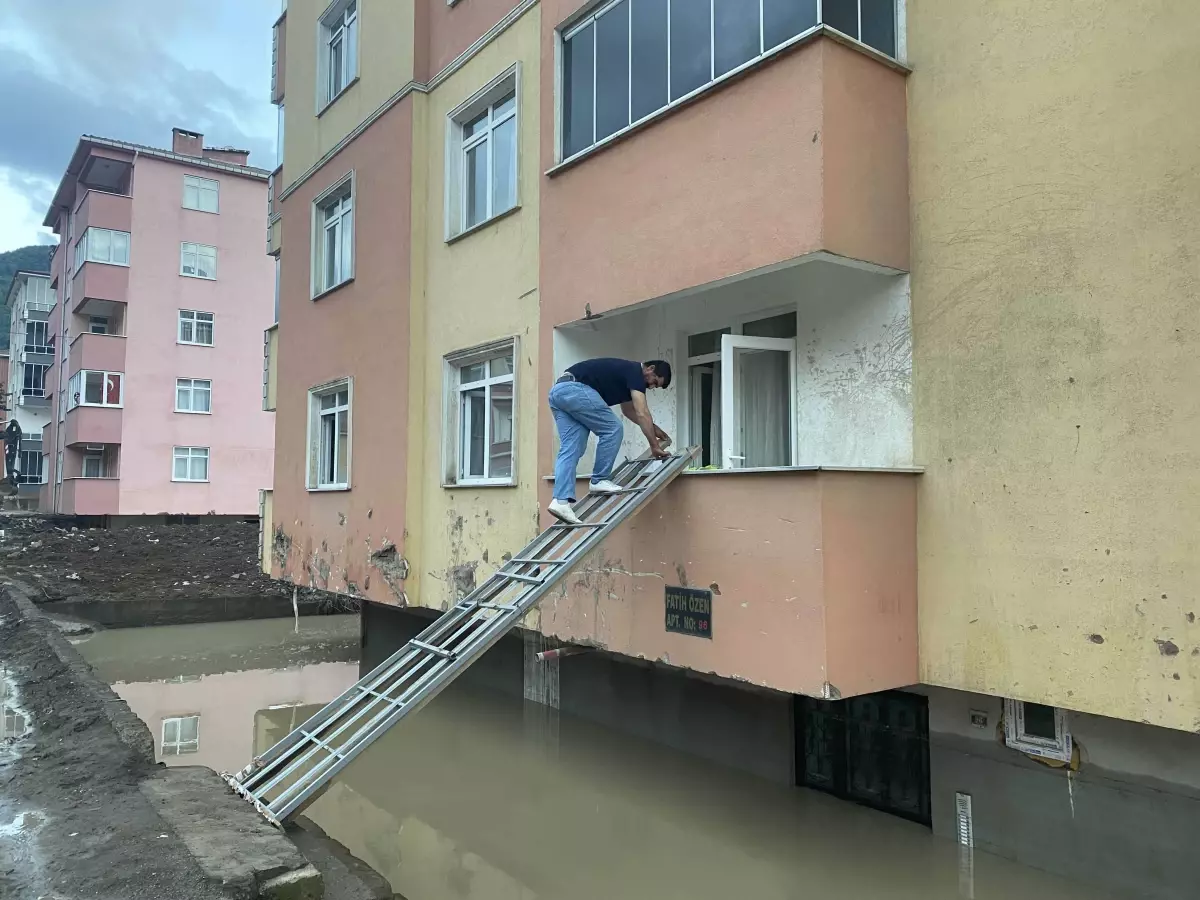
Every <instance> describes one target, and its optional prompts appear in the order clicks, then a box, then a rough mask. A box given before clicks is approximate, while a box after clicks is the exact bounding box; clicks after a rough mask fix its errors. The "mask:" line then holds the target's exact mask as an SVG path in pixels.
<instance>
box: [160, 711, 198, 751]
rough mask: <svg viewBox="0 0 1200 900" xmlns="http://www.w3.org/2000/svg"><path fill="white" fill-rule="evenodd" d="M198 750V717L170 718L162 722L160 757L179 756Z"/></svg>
mask: <svg viewBox="0 0 1200 900" xmlns="http://www.w3.org/2000/svg"><path fill="white" fill-rule="evenodd" d="M199 749H200V717H199V716H172V717H171V718H168V719H163V720H162V755H163V756H179V755H180V754H183V753H195V752H197V751H198V750H199Z"/></svg>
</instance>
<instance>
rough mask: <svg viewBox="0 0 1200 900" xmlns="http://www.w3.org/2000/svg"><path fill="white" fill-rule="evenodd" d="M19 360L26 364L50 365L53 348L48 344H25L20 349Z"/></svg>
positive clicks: (52, 358) (52, 360)
mask: <svg viewBox="0 0 1200 900" xmlns="http://www.w3.org/2000/svg"><path fill="white" fill-rule="evenodd" d="M21 362H22V363H24V364H25V365H27V366H52V365H54V348H53V347H51V346H48V345H41V346H39V345H37V344H26V345H25V346H24V348H23V349H22V350H21Z"/></svg>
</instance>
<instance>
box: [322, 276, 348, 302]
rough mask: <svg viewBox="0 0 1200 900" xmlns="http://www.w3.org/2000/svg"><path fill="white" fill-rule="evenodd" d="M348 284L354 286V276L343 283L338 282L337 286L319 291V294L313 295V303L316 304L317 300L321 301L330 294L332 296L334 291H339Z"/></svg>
mask: <svg viewBox="0 0 1200 900" xmlns="http://www.w3.org/2000/svg"><path fill="white" fill-rule="evenodd" d="M348 284H354V276H353V275H351V276H350V277H349V278H347V279H346V280H345V281H339V282H338V283H337V284H335V285H334V286H333V287H331V288H325V290H323V291H321V293H319V294H313V297H312V299H313V302H314V303H316V302H317V301H318V300H322V299H324V298H325V297H328V296H329V295H330V294H332V293H334V292H336V291H340V290H341V289H342V288H344V287H345V286H346V285H348Z"/></svg>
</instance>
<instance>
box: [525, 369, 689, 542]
mask: <svg viewBox="0 0 1200 900" xmlns="http://www.w3.org/2000/svg"><path fill="white" fill-rule="evenodd" d="M670 386H671V364H670V363H668V362H666V361H665V360H661V359H652V360H650V361H649V362H646V363H637V362H632V361H631V360H628V359H612V358H601V359H585V360H584V361H583V362H579V363H576V364H575V365H573V366H571V367H570V368H568V369H567V371H566V374H564V375H563V376H562V377H561V378H559V379H558V381H556V382H555V384H554V387H552V388H551V389H550V412H551V413H553V414H554V422H555V424H556V425H557V426H558V439H559V442H560V446H559V449H558V459H557V460H556V461H555V463H554V498H553V499H552V500H551V501H550V506H549V507H548V508H547V512H549V513H550V515H552V516H554V518H556V519H558V520H559V521H560V522H565V523H567V524H568V525H578V524H579V516H578V515H576V513H575V510H573V509H572V508H571V504H572V503H574V502H575V477H576V470H577V468H578V466H579V460H580V458H581V457H582V456H583V453H584V451H585V450H586V449H587V440H588V435H589V434H594V435H596V438H597V445H596V463H595V465H594V466H593V467H592V483H591V493H593V494H616V493H620V492H621V490H622V488H621V486H620V485H618V484H615V483H614V482H613V481H612V469H613V464H614V463H615V462H616V461H617V452H618V451H619V450H620V449H621V438H622V436H623V435H624V433H625V431H624V428H623V427H622V425H621V420H620V419H618V418H617V417H616V416H615V415H613V412H612V410H611V409H610V408H609V407H612V406H620V407H621V410H622V412H624V413H625V417H626V418H627V419H629V420H630V421H631V422H634V423H636V424H637V426H638V427H639V428H641V429H642V434H644V435H645V436H646V441H647V443H649V445H650V453H651V455H652V456H653V457H654V458H655V459H666V458H667V457H668V456H669V454H668V453H667V451H666V450H665V449H663V448H664V447H666V446H668V445H669V444H670V443H671V438H670V437H669V436H668V435H667V433H666V432H665V431H663V430H662V429H661V428H659V427H658V426H657V425H655V424H654V418H653V417H652V416H651V415H650V407H649V406H648V405H647V404H646V391H648V390H651V389H653V388H666V387H670Z"/></svg>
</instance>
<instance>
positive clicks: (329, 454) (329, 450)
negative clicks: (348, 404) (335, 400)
mask: <svg viewBox="0 0 1200 900" xmlns="http://www.w3.org/2000/svg"><path fill="white" fill-rule="evenodd" d="M336 425H337V423H336V422H335V421H334V416H332V415H325V416H321V451H320V453H321V455H320V461H321V468H320V473H319V475H318V478H317V483H318V484H333V483H334V449H333V444H334V434H335V431H336Z"/></svg>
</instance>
